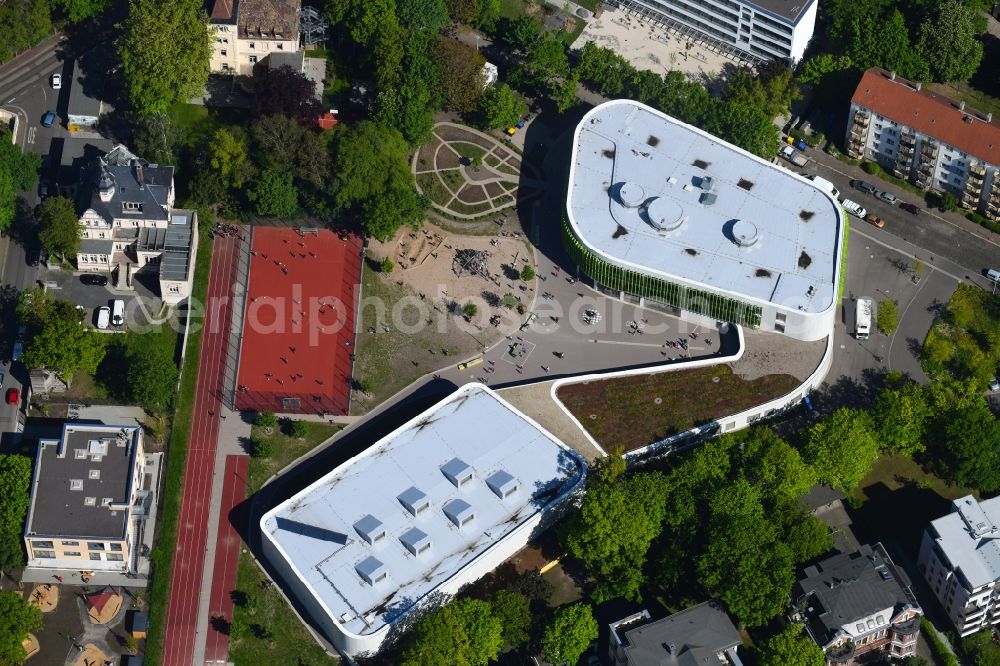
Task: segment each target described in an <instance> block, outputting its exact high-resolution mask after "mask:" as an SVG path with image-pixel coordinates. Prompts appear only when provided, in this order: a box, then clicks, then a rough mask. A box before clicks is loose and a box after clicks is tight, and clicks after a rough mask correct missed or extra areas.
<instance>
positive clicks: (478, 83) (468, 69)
mask: <svg viewBox="0 0 1000 666" xmlns="http://www.w3.org/2000/svg"><path fill="white" fill-rule="evenodd" d="M434 58H435V60H436V61H437V63H438V67H439V68H440V70H441V90H442V92H443V93H444V100H445V105H446V106H447V107H448V108H449V109H451V110H452V111H458V112H459V113H470V112H472V111H474V110H476V108H477V107H478V106H479V97H480V95H482V93H483V83H484V82H485V80H486V79H485V75H484V74H483V65H485V64H486V58H484V57H483V56H482V54H481V53H479V51H477V50H476V49H475V48H473V47H471V46H468V45H466V44H463V43H462V42H460V41H458V40H457V39H451V38H449V37H444V36H440V37H438V41H437V45H436V46H435V47H434Z"/></svg>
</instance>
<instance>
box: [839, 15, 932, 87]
mask: <svg viewBox="0 0 1000 666" xmlns="http://www.w3.org/2000/svg"><path fill="white" fill-rule="evenodd" d="M852 30H853V34H852V37H851V40H850V45H849V47H848V51H847V55H848V57H849V58H850V59H851V62H852V63H853V65H854V66H855V67H857V68H858V69H861V70H866V69H868V68H869V67H885V68H887V69H891V70H893V71H896V72H899V74H901V75H902V76H905V77H907V78H910V79H916V80H923V79H926V78H927V76H928V70H927V63H926V62H925V60H924V58H923V57H921V55H920V53H919V52H918V51H917V50H916V49H914V48H913V46H912V44H911V43H910V34H909V30H908V29H907V27H906V23H905V21H904V18H903V15H902V13H900V12H899V11H898V10H893V11H892V12H890V13H889V14H888V15H887V16H858V17H856V18H855V20H854V23H853V28H852Z"/></svg>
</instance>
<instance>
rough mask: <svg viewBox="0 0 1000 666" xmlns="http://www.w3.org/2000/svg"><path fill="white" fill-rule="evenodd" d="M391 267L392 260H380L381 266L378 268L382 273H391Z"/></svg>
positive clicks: (387, 258)
mask: <svg viewBox="0 0 1000 666" xmlns="http://www.w3.org/2000/svg"><path fill="white" fill-rule="evenodd" d="M393 267H394V264H393V263H392V259H390V258H389V257H386V258H385V259H383V260H382V264H381V265H380V266H379V270H381V271H382V272H383V273H391V272H392V269H393Z"/></svg>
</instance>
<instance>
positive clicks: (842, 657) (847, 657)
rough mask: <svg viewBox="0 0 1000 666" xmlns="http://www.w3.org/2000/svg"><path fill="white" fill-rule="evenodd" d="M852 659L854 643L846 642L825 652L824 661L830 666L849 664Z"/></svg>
mask: <svg viewBox="0 0 1000 666" xmlns="http://www.w3.org/2000/svg"><path fill="white" fill-rule="evenodd" d="M853 659H854V641H847V642H846V643H842V644H840V645H838V646H837V647H833V648H830V649H829V650H827V652H826V661H827V663H828V664H830V666H838V665H839V664H850V663H851V661H852V660H853Z"/></svg>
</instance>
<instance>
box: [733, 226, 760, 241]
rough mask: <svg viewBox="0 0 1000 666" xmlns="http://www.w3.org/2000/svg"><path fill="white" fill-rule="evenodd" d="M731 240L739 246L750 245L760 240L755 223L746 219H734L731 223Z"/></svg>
mask: <svg viewBox="0 0 1000 666" xmlns="http://www.w3.org/2000/svg"><path fill="white" fill-rule="evenodd" d="M733 240H734V241H736V244H737V245H739V246H740V247H750V246H751V245H753V244H754V243H756V242H757V241H758V240H760V232H759V231H758V230H757V225H756V224H754V223H753V222H748V221H747V220H736V222H735V223H734V224H733Z"/></svg>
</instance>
